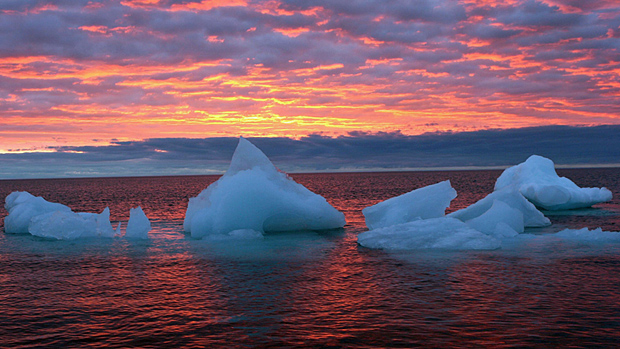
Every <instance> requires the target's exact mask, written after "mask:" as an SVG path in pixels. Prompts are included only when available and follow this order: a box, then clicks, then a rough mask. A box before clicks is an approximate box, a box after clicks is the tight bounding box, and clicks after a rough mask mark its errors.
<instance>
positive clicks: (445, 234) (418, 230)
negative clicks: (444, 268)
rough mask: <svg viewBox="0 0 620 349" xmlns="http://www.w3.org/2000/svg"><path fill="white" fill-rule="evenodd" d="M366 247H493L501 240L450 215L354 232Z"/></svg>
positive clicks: (464, 248)
mask: <svg viewBox="0 0 620 349" xmlns="http://www.w3.org/2000/svg"><path fill="white" fill-rule="evenodd" d="M357 242H358V243H359V244H360V245H362V246H364V247H368V248H376V249H386V250H425V249H444V250H494V249H497V248H499V247H500V241H499V240H498V239H496V238H494V237H491V236H489V235H486V234H484V233H481V232H479V231H477V230H475V229H473V228H471V227H470V226H469V225H467V224H465V223H463V222H461V221H460V220H458V219H455V218H450V217H441V218H431V219H424V220H417V221H413V222H409V223H404V224H398V225H394V226H390V227H385V228H379V229H373V230H369V231H366V232H363V233H361V234H359V235H358V236H357Z"/></svg>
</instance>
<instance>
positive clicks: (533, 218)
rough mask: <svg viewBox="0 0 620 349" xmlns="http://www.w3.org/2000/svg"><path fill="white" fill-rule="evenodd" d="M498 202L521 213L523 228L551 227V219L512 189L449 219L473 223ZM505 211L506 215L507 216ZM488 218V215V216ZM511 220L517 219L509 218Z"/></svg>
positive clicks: (452, 214) (456, 213)
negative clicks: (472, 221)
mask: <svg viewBox="0 0 620 349" xmlns="http://www.w3.org/2000/svg"><path fill="white" fill-rule="evenodd" d="M496 202H503V203H505V204H506V205H507V206H508V207H510V208H512V209H514V210H517V211H519V212H520V213H521V215H522V219H523V226H524V227H527V228H534V227H545V226H548V225H551V221H550V220H549V218H547V217H545V215H544V214H543V213H542V212H540V211H539V210H538V209H537V208H536V206H534V205H533V204H532V203H531V202H529V201H528V200H527V199H526V198H525V197H524V196H523V195H522V194H521V193H519V192H518V191H515V190H511V189H510V188H507V189H502V190H500V191H494V192H492V193H491V194H489V195H487V196H486V197H485V198H483V199H481V200H479V201H477V202H476V203H474V204H472V205H470V206H468V207H466V208H463V209H460V210H458V211H455V212H452V213H450V214H448V216H449V217H452V218H456V219H459V220H461V221H463V222H467V221H471V220H473V219H475V218H476V217H480V216H482V215H484V214H485V213H486V212H487V211H489V210H490V209H491V208H492V207H493V205H494V204H495V203H496ZM506 213H507V212H506V210H504V215H505V214H506ZM487 218H488V215H487ZM509 219H511V220H513V219H516V218H514V217H513V218H509Z"/></svg>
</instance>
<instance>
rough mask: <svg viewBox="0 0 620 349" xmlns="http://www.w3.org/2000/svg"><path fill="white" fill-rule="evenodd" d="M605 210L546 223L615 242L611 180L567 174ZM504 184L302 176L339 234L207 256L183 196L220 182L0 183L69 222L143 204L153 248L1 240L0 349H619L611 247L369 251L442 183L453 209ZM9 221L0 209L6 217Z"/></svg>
mask: <svg viewBox="0 0 620 349" xmlns="http://www.w3.org/2000/svg"><path fill="white" fill-rule="evenodd" d="M558 172H559V174H560V175H564V176H567V177H569V178H571V179H572V180H574V181H575V182H576V183H577V184H578V185H580V186H605V187H607V188H609V189H610V190H611V191H612V192H613V193H614V200H613V201H612V202H609V203H604V204H599V205H596V206H595V207H594V208H591V209H585V210H577V211H573V212H558V213H554V214H552V215H551V214H550V215H548V217H549V218H550V219H551V221H552V222H553V225H552V226H551V227H547V228H544V229H535V230H530V231H529V232H530V233H533V234H537V235H545V234H549V233H553V232H556V231H559V230H562V229H565V228H573V229H578V228H583V227H589V228H591V229H593V228H597V227H601V228H603V230H606V231H620V169H588V170H584V169H581V170H560V171H558ZM499 174H500V171H462V172H456V171H454V172H400V173H343V174H299V175H292V177H293V178H294V179H295V180H296V181H297V182H299V183H302V184H303V185H305V186H306V187H308V188H309V189H310V190H312V191H314V192H316V193H318V194H320V195H323V196H324V197H325V198H326V199H327V200H328V201H329V202H330V203H331V204H332V205H334V206H335V207H336V208H337V209H339V210H341V211H342V212H344V213H345V215H346V218H347V226H346V227H345V228H344V229H339V230H333V231H324V232H310V231H308V232H297V233H277V234H267V235H266V237H265V239H264V240H262V241H247V242H235V243H234V244H230V243H213V242H207V241H201V240H194V239H192V238H191V237H189V236H187V235H186V234H184V233H183V228H182V223H183V217H184V213H185V209H186V206H187V201H188V198H189V197H192V196H196V195H197V194H198V193H199V192H200V191H201V190H202V189H204V188H205V187H206V186H207V185H208V184H210V183H212V182H213V181H215V180H216V179H217V177H216V176H191V177H149V178H97V179H50V180H23V181H22V180H19V181H13V180H11V181H8V180H6V181H0V197H5V196H6V195H8V194H9V193H10V192H12V191H15V190H26V191H29V192H31V193H32V194H35V195H39V196H43V197H44V198H46V199H47V200H49V201H54V202H60V203H63V204H66V205H68V206H70V207H71V208H72V209H74V210H76V211H88V212H100V211H101V210H103V209H104V208H105V207H106V206H109V207H110V210H111V216H112V217H111V218H112V221H113V225H115V223H114V222H115V221H119V220H120V221H123V222H126V221H127V219H128V215H129V209H130V208H131V207H135V206H138V205H140V206H142V208H143V209H144V212H145V213H146V214H147V216H148V217H149V218H150V219H151V222H152V225H153V230H152V231H151V236H152V239H150V240H148V241H127V240H125V239H107V240H106V239H86V240H76V241H50V240H45V239H40V238H36V237H33V236H30V235H10V234H3V233H0V347H7V348H9V347H10V348H32V347H45V348H48V347H58V348H69V347H71V348H73V347H110V348H126V347H143V348H158V347H188V348H192V347H196V348H204V347H208V348H213V347H287V348H290V347H333V348H339V347H346V348H370V347H402V348H407V347H415V346H423V347H446V346H459V347H481V346H483V347H484V346H486V347H522V346H528V347H543V348H547V347H589V348H591V347H613V346H617V343H618V342H620V291H618V290H619V289H620V245H619V244H617V243H616V244H614V243H604V242H603V243H598V244H589V243H577V242H567V241H561V240H557V239H540V240H538V239H537V240H532V241H531V242H526V243H524V244H522V245H520V246H518V247H510V248H504V249H500V250H496V251H483V252H480V251H460V252H447V251H409V252H398V253H396V252H387V251H381V250H371V249H366V248H363V247H360V246H358V245H357V244H356V237H357V234H359V233H360V232H362V231H364V230H365V225H364V219H363V216H362V214H361V210H362V208H364V207H367V206H369V205H372V204H375V203H377V202H379V201H382V200H385V199H387V198H390V197H392V196H395V195H399V194H402V193H405V192H408V191H410V190H412V189H415V188H419V187H421V186H425V185H429V184H433V183H436V182H439V181H442V180H446V179H450V180H451V182H452V185H453V186H454V187H455V189H456V190H457V192H458V197H457V199H455V200H454V201H453V202H452V207H451V208H450V209H449V211H453V210H456V209H459V208H462V207H466V206H468V205H470V204H472V203H473V202H475V201H476V200H478V199H480V198H482V197H484V196H485V195H487V194H488V193H490V192H491V191H492V190H493V184H494V182H495V179H496V178H497V177H498V176H499ZM6 214H7V212H6V211H5V210H4V209H0V218H3V217H4V216H5V215H6Z"/></svg>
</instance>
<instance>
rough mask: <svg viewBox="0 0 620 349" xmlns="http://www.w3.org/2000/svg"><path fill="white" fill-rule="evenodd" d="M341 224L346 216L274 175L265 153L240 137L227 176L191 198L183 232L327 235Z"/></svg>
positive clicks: (198, 234) (282, 175)
mask: <svg viewBox="0 0 620 349" xmlns="http://www.w3.org/2000/svg"><path fill="white" fill-rule="evenodd" d="M344 224H345V219H344V215H343V214H342V213H341V212H339V211H338V210H336V209H335V208H334V207H332V206H331V205H330V204H329V203H328V202H327V201H326V200H325V199H324V198H323V197H322V196H320V195H317V194H315V193H313V192H311V191H310V190H308V189H307V188H305V187H304V186H302V185H301V184H298V183H296V182H295V181H293V180H292V179H291V178H290V177H288V176H287V175H286V174H285V173H282V172H280V171H278V170H277V169H276V168H275V166H273V164H272V163H271V161H269V159H268V158H267V156H265V154H263V152H261V151H260V150H259V149H258V148H256V147H255V146H254V145H253V144H251V143H250V142H249V141H248V140H246V139H244V138H240V139H239V144H238V146H237V149H236V150H235V153H234V155H233V157H232V160H231V164H230V168H229V169H228V171H227V172H226V173H225V174H224V175H223V176H222V177H221V178H220V179H218V180H217V181H216V182H214V183H213V184H211V185H210V186H209V187H207V189H205V190H203V191H202V192H201V193H200V194H199V195H198V196H197V197H194V198H190V200H189V204H188V207H187V212H186V214H185V220H184V222H183V227H184V230H185V231H186V232H188V233H191V235H192V237H195V238H202V237H204V236H207V235H213V234H219V235H228V234H229V233H231V232H234V231H239V230H241V231H248V230H252V231H256V232H260V233H263V232H266V231H296V230H326V229H335V228H341V227H343V226H344ZM235 235H236V234H233V235H232V236H235ZM241 235H242V236H243V237H247V234H241ZM251 235H252V236H255V235H256V234H251Z"/></svg>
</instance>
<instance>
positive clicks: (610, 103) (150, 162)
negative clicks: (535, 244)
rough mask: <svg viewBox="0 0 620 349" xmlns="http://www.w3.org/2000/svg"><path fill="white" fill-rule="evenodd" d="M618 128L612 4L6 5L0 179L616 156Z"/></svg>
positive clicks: (1, 40)
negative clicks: (277, 162) (242, 145)
mask: <svg viewBox="0 0 620 349" xmlns="http://www.w3.org/2000/svg"><path fill="white" fill-rule="evenodd" d="M617 125H620V3H618V2H617V1H610V0H600V1H578V0H540V1H532V0H523V1H522V0H502V1H495V0H480V1H473V0H458V1H457V0H417V1H404V0H402V1H401V0H350V1H340V0H317V1H301V0H267V1H251V0H231V1H217V0H124V1H81V0H56V1H44V0H4V1H2V2H0V161H1V162H2V164H1V165H0V178H32V177H56V176H88V175H115V174H117V175H121V174H127V173H129V172H130V171H131V173H135V174H145V175H151V174H194V173H211V172H218V171H222V167H223V166H224V167H225V163H226V161H227V159H225V156H224V154H226V156H228V157H229V156H230V154H232V151H233V150H234V142H235V139H236V138H237V137H239V136H244V137H248V138H250V139H251V140H252V141H253V142H255V143H256V144H257V145H259V146H260V145H263V146H264V147H266V148H267V150H265V152H266V153H267V155H270V154H269V152H270V151H271V152H272V155H273V156H275V157H276V158H277V159H281V160H283V161H284V162H283V163H282V165H281V167H282V168H290V169H291V170H293V171H295V170H299V171H314V170H319V171H322V170H344V169H375V168H379V169H393V168H417V167H453V166H456V167H463V166H505V165H508V164H510V163H511V162H513V161H517V160H524V157H527V154H526V153H528V152H529V153H532V152H533V151H537V152H539V153H541V152H547V153H549V154H552V155H554V156H555V157H556V159H554V160H555V161H556V162H557V163H561V164H612V163H616V164H617V163H620V158H619V157H618V154H617V153H614V151H613V150H612V149H611V148H612V146H614V145H615V144H616V143H617V140H615V137H614V135H615V134H614V132H615V131H617V130H618V129H617V128H614V127H615V126H617ZM610 130H611V131H610ZM564 133H566V134H564ZM616 134H617V133H616ZM509 135H510V136H511V137H512V136H514V137H521V138H518V139H517V140H516V141H517V142H519V143H517V144H521V145H522V147H521V148H518V149H517V148H515V149H514V151H513V150H511V151H512V153H510V154H509V153H504V154H503V155H502V154H499V155H497V154H495V153H496V152H497V151H496V150H498V149H504V148H510V149H512V148H511V147H513V148H514V145H507V144H506V143H507V142H508V140H509V139H510V138H507V137H508V136H509ZM578 136H581V137H586V138H583V139H576V138H571V137H578ZM493 137H499V138H493ZM541 137H547V138H544V139H541ZM587 137H590V138H587ZM566 139H568V140H570V141H571V142H573V143H571V144H585V145H584V146H585V149H591V150H593V149H597V152H595V153H591V154H590V156H582V155H580V154H581V153H575V152H574V151H570V152H569V151H568V148H570V147H566V143H563V142H564V140H566ZM588 139H590V140H595V142H594V143H595V145H593V146H589V145H588V144H589V143H584V142H585V141H586V140H588ZM523 140H527V141H528V142H533V143H529V144H538V145H539V146H536V147H534V146H523V145H524V144H528V143H524V142H523ZM431 141H433V142H435V143H434V145H432V146H429V147H428V148H427V149H426V153H420V152H419V151H418V150H417V149H413V148H412V147H414V145H420V144H422V145H423V144H426V143H424V142H431ZM463 141H466V142H469V143H467V144H462V143H459V142H463ZM484 141H486V142H490V143H486V151H483V150H485V143H484ZM451 142H452V143H451ZM493 142H495V143H493ZM541 142H543V143H541ZM471 143H473V144H476V145H479V148H480V149H478V148H476V149H473V148H475V147H469V146H468V144H471ZM278 144H279V145H280V146H282V147H283V148H277V145H278ZM493 144H495V146H494V148H493V149H491V146H492V145H493ZM272 145H275V146H273V147H276V148H277V149H272ZM458 145H461V147H460V148H459V147H458ZM201 146H202V147H208V148H200V147H201ZM345 146H346V147H345ZM353 146H357V147H360V148H356V149H353V148H352V147H353ZM313 147H315V148H313ZM343 147H345V148H343ZM470 148H471V149H470ZM582 148H583V147H582ZM271 149H272V150H271ZM287 149H288V150H290V153H289V154H285V153H284V152H285V151H286V150H287ZM345 149H346V151H345ZM403 149H406V152H408V153H411V154H417V155H418V156H417V159H412V158H407V157H406V154H405V153H402V152H403V151H404V150H403ZM463 149H470V151H469V152H467V151H464V150H463ZM153 152H154V153H155V154H153ZM442 154H443V155H442ZM132 156H133V157H132ZM303 156H306V158H302V157H303ZM59 159H61V160H62V161H65V162H66V163H65V164H64V165H63V166H64V167H63V166H61V165H54V164H55V163H54V162H53V161H57V160H59ZM183 160H187V162H186V163H183ZM353 160H355V161H353ZM388 160H390V161H388ZM45 161H47V162H50V166H48V167H46V168H41V166H40V163H41V162H45ZM113 161H119V162H122V164H124V165H126V166H121V165H118V164H117V165H112V163H111V162H113ZM166 161H167V162H169V163H174V164H175V165H174V166H166ZM224 169H225V168H224ZM131 173H129V174H131Z"/></svg>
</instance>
